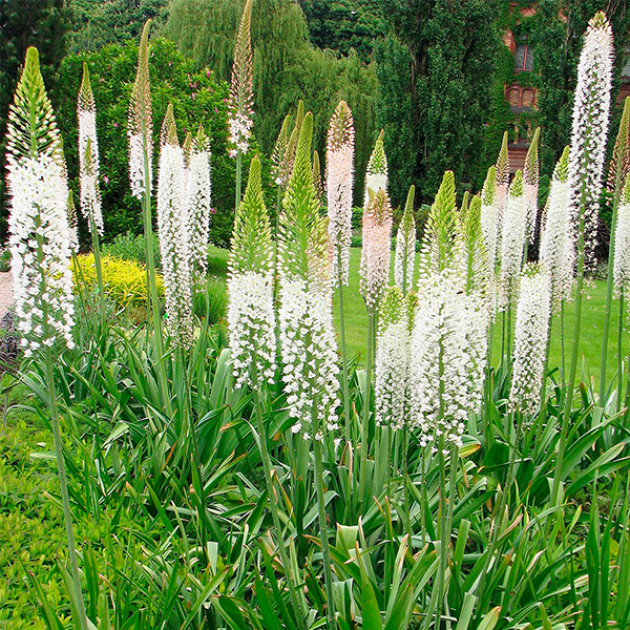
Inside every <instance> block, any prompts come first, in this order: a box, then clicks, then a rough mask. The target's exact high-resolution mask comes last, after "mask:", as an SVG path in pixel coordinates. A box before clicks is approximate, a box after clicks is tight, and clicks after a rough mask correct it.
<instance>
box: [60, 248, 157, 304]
mask: <svg viewBox="0 0 630 630" xmlns="http://www.w3.org/2000/svg"><path fill="white" fill-rule="evenodd" d="M77 262H78V269H77V268H76V267H75V268H74V271H73V275H74V282H75V284H76V285H77V286H78V287H81V288H82V289H83V290H85V291H88V292H89V291H92V290H93V289H94V288H95V287H96V286H97V277H96V266H95V264H94V254H87V255H85V256H78V257H77ZM102 262H103V284H104V289H105V295H106V296H107V297H108V298H109V299H111V300H112V301H113V302H115V304H117V305H118V306H121V307H125V308H127V307H130V306H146V305H147V301H148V290H147V270H146V268H145V267H144V266H143V265H141V264H139V263H137V262H134V261H132V260H122V259H121V258H117V257H115V256H103V258H102ZM156 281H157V288H158V293H159V295H160V296H161V295H163V294H164V284H163V281H162V277H161V276H160V275H159V274H156Z"/></svg>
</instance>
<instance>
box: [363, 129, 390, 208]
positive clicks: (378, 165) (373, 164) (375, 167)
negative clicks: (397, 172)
mask: <svg viewBox="0 0 630 630" xmlns="http://www.w3.org/2000/svg"><path fill="white" fill-rule="evenodd" d="M384 134H385V132H384V131H383V130H382V129H381V133H379V134H378V138H377V139H376V143H375V144H374V149H373V150H372V155H370V159H369V161H368V165H367V170H366V172H365V197H364V201H363V204H364V205H365V206H367V204H368V203H369V200H370V194H369V191H370V190H373V191H374V192H375V193H377V192H378V191H379V190H384V191H386V192H387V156H386V155H385V147H384V145H383V136H384Z"/></svg>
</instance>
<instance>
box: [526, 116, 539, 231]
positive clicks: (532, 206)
mask: <svg viewBox="0 0 630 630" xmlns="http://www.w3.org/2000/svg"><path fill="white" fill-rule="evenodd" d="M539 138H540V127H537V128H536V131H535V132H534V137H533V138H532V141H531V143H530V145H529V149H527V156H526V157H525V167H524V168H523V187H524V195H525V213H526V217H527V240H528V241H529V242H530V243H533V242H534V238H535V236H536V221H537V220H538V176H539V170H540V169H539V164H538V140H539Z"/></svg>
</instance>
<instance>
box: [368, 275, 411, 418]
mask: <svg viewBox="0 0 630 630" xmlns="http://www.w3.org/2000/svg"><path fill="white" fill-rule="evenodd" d="M415 302H416V297H415V295H414V294H412V293H408V294H407V295H403V292H402V290H401V289H400V287H397V286H395V287H390V288H389V289H387V291H386V292H385V294H384V296H383V303H382V306H381V309H380V312H379V321H378V332H377V336H376V358H375V362H374V375H375V379H374V401H375V402H374V404H375V409H376V423H377V424H378V425H388V426H391V427H392V429H394V430H398V429H402V428H403V426H404V425H405V424H406V422H405V420H406V415H407V410H408V405H409V369H410V343H411V326H412V323H413V317H414V311H415Z"/></svg>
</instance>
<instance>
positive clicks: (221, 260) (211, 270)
mask: <svg viewBox="0 0 630 630" xmlns="http://www.w3.org/2000/svg"><path fill="white" fill-rule="evenodd" d="M228 256H229V251H228V250H227V249H223V248H221V247H215V246H214V245H210V247H208V275H211V276H222V277H225V276H227V263H228Z"/></svg>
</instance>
